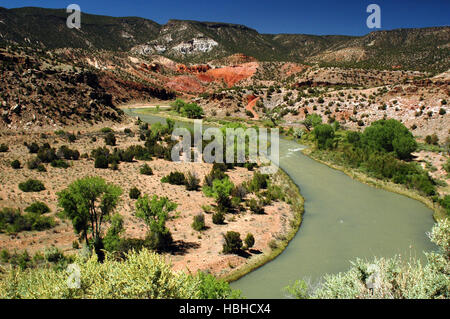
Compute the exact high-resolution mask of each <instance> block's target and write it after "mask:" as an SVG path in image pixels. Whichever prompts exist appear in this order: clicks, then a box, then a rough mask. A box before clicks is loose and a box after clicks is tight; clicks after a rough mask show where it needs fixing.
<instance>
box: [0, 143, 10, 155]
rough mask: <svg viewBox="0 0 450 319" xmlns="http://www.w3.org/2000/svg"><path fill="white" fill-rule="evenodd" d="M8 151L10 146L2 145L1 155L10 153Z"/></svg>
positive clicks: (0, 146) (0, 147) (0, 148)
mask: <svg viewBox="0 0 450 319" xmlns="http://www.w3.org/2000/svg"><path fill="white" fill-rule="evenodd" d="M8 150H9V147H8V145H6V144H1V145H0V153H6V152H8Z"/></svg>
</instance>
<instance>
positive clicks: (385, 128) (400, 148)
mask: <svg viewBox="0 0 450 319" xmlns="http://www.w3.org/2000/svg"><path fill="white" fill-rule="evenodd" d="M361 139H362V142H363V144H365V145H366V146H368V147H369V148H370V149H372V150H374V151H381V152H388V153H389V152H394V153H395V154H396V156H397V158H399V159H409V158H410V157H411V153H412V152H414V151H415V150H416V148H417V143H416V141H415V139H414V136H413V135H412V133H411V132H410V131H409V130H408V128H407V127H406V126H405V125H403V124H402V123H401V122H399V121H397V120H394V119H390V120H379V121H375V122H373V123H372V124H371V125H370V126H369V127H367V128H366V129H365V130H364V133H363V134H362V137H361Z"/></svg>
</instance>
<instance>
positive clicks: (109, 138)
mask: <svg viewBox="0 0 450 319" xmlns="http://www.w3.org/2000/svg"><path fill="white" fill-rule="evenodd" d="M105 144H106V145H110V146H116V136H115V135H114V133H113V132H109V133H107V134H106V136H105Z"/></svg>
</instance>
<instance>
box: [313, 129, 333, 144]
mask: <svg viewBox="0 0 450 319" xmlns="http://www.w3.org/2000/svg"><path fill="white" fill-rule="evenodd" d="M313 133H314V136H315V138H316V141H317V147H318V148H319V149H327V148H331V147H332V146H333V141H334V129H333V127H332V126H331V125H328V124H319V125H317V126H316V127H315V128H314V131H313Z"/></svg>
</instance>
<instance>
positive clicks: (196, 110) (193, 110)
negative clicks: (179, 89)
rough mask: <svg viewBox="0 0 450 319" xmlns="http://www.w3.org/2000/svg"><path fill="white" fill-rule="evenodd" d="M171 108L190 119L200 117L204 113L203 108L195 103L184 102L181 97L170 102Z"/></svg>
mask: <svg viewBox="0 0 450 319" xmlns="http://www.w3.org/2000/svg"><path fill="white" fill-rule="evenodd" d="M172 109H173V110H174V111H175V112H177V113H180V114H182V115H183V116H186V117H188V118H190V119H201V118H202V117H203V115H204V112H203V109H202V108H201V107H200V106H198V105H197V104H196V103H186V102H184V101H183V100H181V99H177V100H176V101H175V102H174V103H172Z"/></svg>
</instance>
